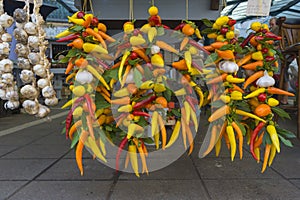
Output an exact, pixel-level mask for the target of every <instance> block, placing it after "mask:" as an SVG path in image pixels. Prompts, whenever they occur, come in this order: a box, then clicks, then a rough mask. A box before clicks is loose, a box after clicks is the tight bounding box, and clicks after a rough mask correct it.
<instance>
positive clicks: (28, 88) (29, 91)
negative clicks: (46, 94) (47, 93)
mask: <svg viewBox="0 0 300 200" xmlns="http://www.w3.org/2000/svg"><path fill="white" fill-rule="evenodd" d="M20 92H21V94H22V96H23V97H24V98H26V99H35V98H36V97H37V95H38V91H37V90H36V89H35V87H33V86H32V85H25V86H23V87H22V88H21V90H20Z"/></svg>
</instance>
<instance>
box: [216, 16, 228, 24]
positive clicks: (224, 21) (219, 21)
mask: <svg viewBox="0 0 300 200" xmlns="http://www.w3.org/2000/svg"><path fill="white" fill-rule="evenodd" d="M228 21H229V17H228V16H222V17H219V18H218V19H217V20H216V22H215V23H216V24H217V25H218V26H223V25H225V24H227V22H228Z"/></svg>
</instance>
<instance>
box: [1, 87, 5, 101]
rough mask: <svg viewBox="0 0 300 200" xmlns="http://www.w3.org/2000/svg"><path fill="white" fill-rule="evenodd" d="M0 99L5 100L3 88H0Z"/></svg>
mask: <svg viewBox="0 0 300 200" xmlns="http://www.w3.org/2000/svg"><path fill="white" fill-rule="evenodd" d="M0 99H2V100H6V91H5V90H3V89H0Z"/></svg>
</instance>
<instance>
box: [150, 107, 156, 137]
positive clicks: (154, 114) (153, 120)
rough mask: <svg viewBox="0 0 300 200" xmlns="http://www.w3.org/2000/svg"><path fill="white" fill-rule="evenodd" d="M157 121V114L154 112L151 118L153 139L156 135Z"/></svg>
mask: <svg viewBox="0 0 300 200" xmlns="http://www.w3.org/2000/svg"><path fill="white" fill-rule="evenodd" d="M157 119H158V112H157V111H154V112H153V114H152V118H151V135H152V137H154V135H155V134H156V130H157V128H158V126H157Z"/></svg>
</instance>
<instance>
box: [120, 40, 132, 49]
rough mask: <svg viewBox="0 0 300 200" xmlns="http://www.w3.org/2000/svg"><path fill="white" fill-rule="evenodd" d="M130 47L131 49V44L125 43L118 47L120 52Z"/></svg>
mask: <svg viewBox="0 0 300 200" xmlns="http://www.w3.org/2000/svg"><path fill="white" fill-rule="evenodd" d="M129 47H131V44H130V43H129V42H125V43H123V44H121V45H119V46H118V50H123V49H127V48H129Z"/></svg>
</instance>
